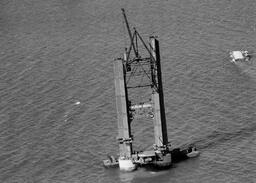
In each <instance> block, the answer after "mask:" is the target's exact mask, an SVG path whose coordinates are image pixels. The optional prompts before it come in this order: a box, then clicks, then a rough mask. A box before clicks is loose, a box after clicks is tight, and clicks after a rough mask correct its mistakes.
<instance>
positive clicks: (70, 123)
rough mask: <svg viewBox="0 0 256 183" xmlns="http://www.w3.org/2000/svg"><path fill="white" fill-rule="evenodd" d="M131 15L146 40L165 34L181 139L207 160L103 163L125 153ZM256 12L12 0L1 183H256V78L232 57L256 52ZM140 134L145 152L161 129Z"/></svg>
mask: <svg viewBox="0 0 256 183" xmlns="http://www.w3.org/2000/svg"><path fill="white" fill-rule="evenodd" d="M121 7H124V8H126V10H127V16H128V19H129V20H130V23H131V24H132V25H135V26H136V27H137V30H139V32H140V33H141V35H142V36H143V37H144V38H145V39H147V37H148V36H150V35H152V34H156V35H158V36H159V40H160V46H161V58H162V68H163V71H162V72H163V78H164V94H165V105H166V113H167V120H168V124H167V125H168V135H169V139H170V141H171V142H172V144H173V146H182V145H186V144H191V143H194V144H196V145H197V147H198V148H199V149H200V151H201V156H200V157H199V158H196V159H191V160H188V161H185V162H182V163H180V164H177V165H175V167H173V168H172V169H170V170H167V171H162V172H150V171H146V170H144V169H140V170H138V171H136V172H133V173H122V172H119V171H118V170H106V169H104V168H103V167H102V165H101V160H102V159H104V158H105V157H106V155H107V154H117V153H118V152H117V143H116V134H117V123H116V109H115V101H114V83H113V68H112V66H113V65H112V61H113V59H114V58H116V57H120V56H121V55H122V52H123V48H124V46H125V44H128V37H127V35H126V34H127V33H126V31H125V29H124V24H123V20H122V16H121V10H120V8H121ZM255 9H256V2H255V1H254V0H245V1H239V0H222V1H220V2H217V1H210V0H201V1H199V0H189V1H187V0H169V1H168V0H167V1H164V0H160V1H153V0H149V1H139V2H137V1H136V0H130V1H118V0H94V1H92V0H51V1H50V0H45V1H40V0H34V1H32V0H2V1H1V2H0V61H1V62H0V79H1V80H0V99H1V100H0V182H15V183H16V182H24V183H30V182H42V183H45V182H57V183H66V182H77V183H78V182H88V183H93V182H99V183H101V182H102V183H103V182H104V183H105V182H109V183H114V182H127V183H128V182H132V183H136V182H147V183H149V182H152V183H153V182H159V183H160V182H161V183H162V182H163V183H165V182H166V183H167V182H172V183H175V182H182V183H185V182H211V183H212V182H218V183H219V182H223V183H224V182H225V183H226V182H237V183H240V182H248V183H252V182H256V160H255V157H256V140H255V139H256V133H255V132H256V113H255V111H256V107H255V106H256V75H255V73H250V72H244V70H243V68H242V67H238V66H236V65H234V64H231V63H230V62H228V51H229V50H238V49H247V50H252V51H255V50H256V46H255V42H256V11H255ZM77 102H80V104H79V103H77ZM137 126H138V128H137V129H136V130H135V131H134V136H135V139H140V141H139V142H138V145H137V146H138V148H147V147H150V146H151V145H152V141H151V140H152V134H151V133H150V131H151V128H152V126H150V125H148V123H141V124H137ZM142 134H143V135H142Z"/></svg>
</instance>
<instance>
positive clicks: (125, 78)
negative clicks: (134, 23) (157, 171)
mask: <svg viewBox="0 0 256 183" xmlns="http://www.w3.org/2000/svg"><path fill="white" fill-rule="evenodd" d="M122 13H123V16H124V20H125V23H126V27H127V30H128V34H129V38H130V45H129V47H128V49H125V53H124V57H123V58H119V59H116V60H115V62H114V73H115V93H116V107H117V121H118V142H119V152H120V156H122V157H130V158H131V157H132V155H133V148H132V142H133V136H132V134H131V122H132V120H133V119H134V118H135V117H136V116H137V115H138V113H137V112H136V111H138V110H140V109H147V110H145V111H147V114H145V116H147V117H150V118H152V119H153V125H154V138H155V142H154V146H155V147H156V148H155V149H154V150H155V151H158V152H161V153H162V154H164V153H165V152H166V151H168V147H167V145H168V135H167V128H166V117H165V108H164V95H163V86H162V76H161V65H160V51H159V41H158V40H157V39H156V37H154V36H152V37H150V38H149V44H148V45H147V44H146V43H145V41H144V40H143V39H142V37H141V35H140V34H139V33H138V31H137V30H136V29H135V28H133V32H132V31H131V29H130V27H129V24H128V20H127V17H126V15H125V11H124V9H122ZM138 89H140V91H143V92H144V90H145V91H146V90H150V95H151V96H150V98H151V99H150V101H149V102H148V103H145V102H144V101H137V100H136V101H134V100H133V99H132V95H135V94H138V93H139V94H140V92H137V93H136V90H138ZM144 93H146V92H144Z"/></svg>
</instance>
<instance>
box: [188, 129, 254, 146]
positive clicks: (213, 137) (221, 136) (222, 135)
mask: <svg viewBox="0 0 256 183" xmlns="http://www.w3.org/2000/svg"><path fill="white" fill-rule="evenodd" d="M255 131H256V124H252V125H251V126H247V127H244V128H240V129H237V130H234V131H227V132H223V131H213V132H212V133H211V134H209V135H207V136H205V137H204V138H203V139H199V140H196V141H194V142H193V144H196V146H197V147H198V149H207V148H209V147H214V146H217V145H219V144H221V143H224V142H226V141H230V140H237V139H241V138H245V137H248V136H251V135H253V134H254V133H255Z"/></svg>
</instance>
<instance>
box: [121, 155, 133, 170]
mask: <svg viewBox="0 0 256 183" xmlns="http://www.w3.org/2000/svg"><path fill="white" fill-rule="evenodd" d="M118 162H119V168H120V170H122V171H133V170H135V169H136V168H137V166H136V164H134V163H133V161H132V160H130V159H122V158H119V160H118Z"/></svg>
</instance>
